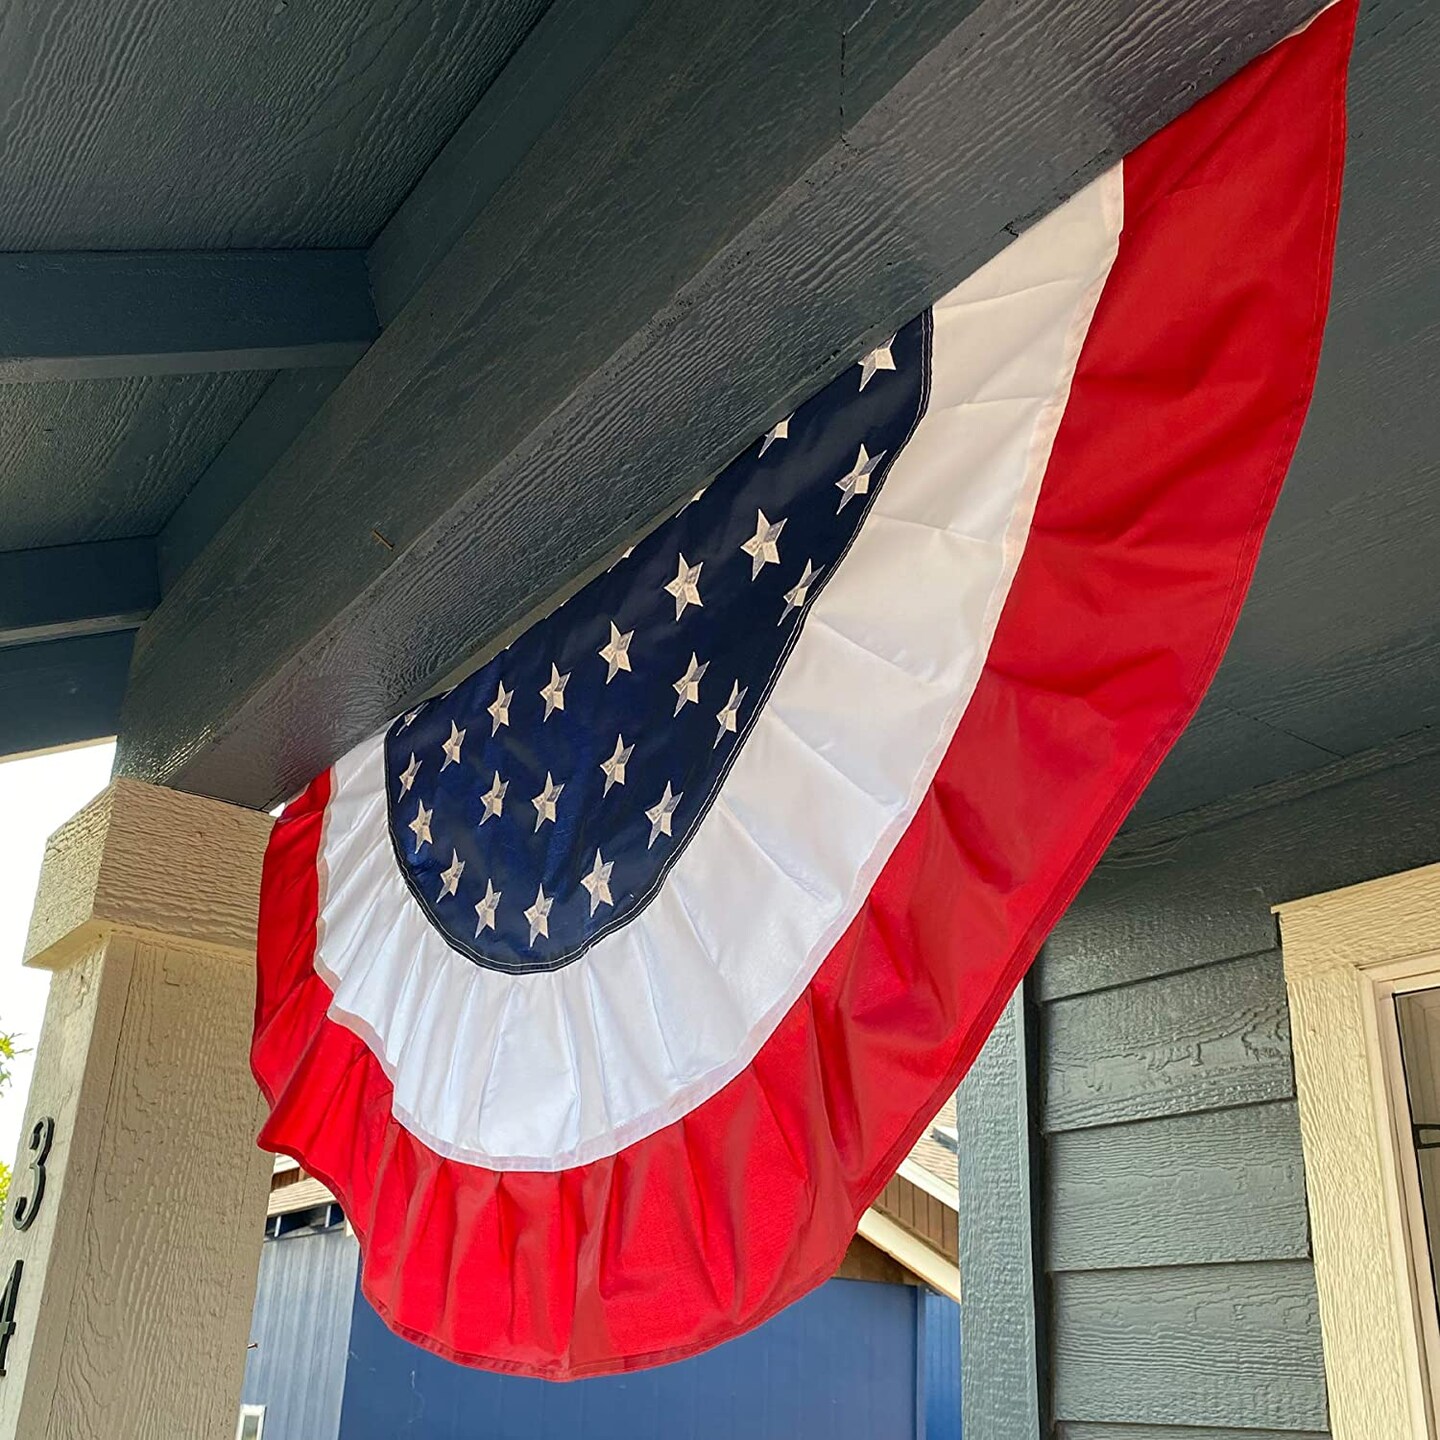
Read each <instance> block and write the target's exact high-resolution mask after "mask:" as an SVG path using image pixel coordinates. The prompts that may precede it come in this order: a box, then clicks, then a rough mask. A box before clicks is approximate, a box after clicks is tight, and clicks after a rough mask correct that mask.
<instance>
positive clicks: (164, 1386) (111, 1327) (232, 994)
mask: <svg viewBox="0 0 1440 1440" xmlns="http://www.w3.org/2000/svg"><path fill="white" fill-rule="evenodd" d="M108 943H109V945H110V946H117V947H121V948H124V949H127V950H129V951H130V952H131V953H132V955H133V960H132V966H133V969H132V974H131V980H130V985H129V987H128V990H127V993H126V996H125V1015H124V1021H123V1030H122V1033H121V1036H120V1041H119V1043H118V1044H117V1046H116V1048H115V1065H114V1070H113V1072H112V1074H111V1077H110V1084H109V1088H108V1094H107V1095H106V1096H105V1097H104V1108H103V1117H104V1118H103V1121H102V1126H103V1129H102V1133H101V1137H100V1143H99V1145H98V1147H97V1149H96V1154H95V1186H94V1190H93V1191H92V1196H91V1203H90V1206H89V1210H88V1213H87V1215H86V1216H85V1220H84V1223H83V1225H82V1226H81V1227H80V1229H79V1231H78V1233H76V1234H74V1235H73V1236H71V1237H70V1240H69V1243H71V1244H73V1245H74V1247H75V1250H76V1252H77V1253H76V1256H75V1263H76V1266H77V1275H76V1278H75V1282H74V1288H73V1292H72V1295H71V1302H70V1307H69V1314H68V1316H67V1317H66V1320H67V1323H66V1327H65V1335H64V1338H63V1341H62V1343H61V1353H60V1360H59V1365H58V1367H57V1373H56V1379H55V1390H54V1397H53V1401H52V1404H51V1407H50V1417H49V1427H48V1429H46V1430H44V1431H39V1430H37V1431H36V1433H37V1435H38V1434H44V1435H46V1436H47V1440H109V1437H110V1436H112V1435H114V1434H116V1433H117V1432H118V1433H119V1434H122V1435H123V1434H133V1435H136V1436H150V1435H153V1436H156V1437H157V1440H158V1437H160V1436H163V1435H167V1434H171V1435H181V1434H183V1435H194V1436H197V1437H201V1436H205V1437H211V1436H213V1437H214V1440H227V1437H229V1436H230V1435H231V1434H233V1428H234V1424H235V1415H236V1413H237V1402H238V1398H239V1392H240V1380H241V1376H242V1374H243V1371H244V1363H245V1342H246V1340H247V1338H248V1335H249V1319H250V1307H251V1304H252V1301H253V1295H254V1285H255V1272H256V1266H257V1263H258V1260H259V1252H260V1241H259V1227H260V1226H261V1225H262V1224H263V1216H264V1210H265V1195H266V1190H267V1187H268V1171H269V1157H268V1156H267V1155H265V1154H264V1153H263V1152H261V1151H259V1150H258V1149H257V1148H256V1146H255V1134H256V1131H257V1129H258V1127H259V1125H260V1123H261V1122H262V1120H263V1119H264V1103H263V1101H262V1100H261V1098H260V1095H259V1092H258V1091H257V1090H256V1088H255V1083H254V1081H253V1079H252V1078H251V1076H250V1073H249V1066H248V1062H247V1056H248V1051H249V1032H250V1025H249V1020H250V1008H251V1007H250V1000H251V993H250V992H251V983H250V977H249V974H248V973H247V971H246V970H245V969H244V968H242V967H239V966H226V965H224V964H219V963H217V962H216V960H215V957H214V956H213V955H209V954H196V953H194V952H191V951H186V950H180V949H172V948H165V947H161V946H153V945H145V944H140V943H135V942H130V941H128V940H117V939H112V940H110V941H109V942H108ZM42 1043H43V1041H42ZM91 1098H92V1103H94V1100H96V1099H99V1098H101V1097H91ZM157 1176H163V1177H164V1180H163V1185H164V1202H163V1203H157V1197H156V1194H155V1186H156V1178H157ZM52 1263H54V1262H53V1260H52ZM37 1278H38V1277H37ZM179 1297H183V1303H177V1299H178V1298H179ZM19 1433H20V1435H21V1436H23V1435H24V1434H25V1429H24V1418H23V1417H22V1426H21V1429H20V1432H19ZM17 1440H18V1437H17Z"/></svg>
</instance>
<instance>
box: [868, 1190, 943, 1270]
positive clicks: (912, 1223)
mask: <svg viewBox="0 0 1440 1440" xmlns="http://www.w3.org/2000/svg"><path fill="white" fill-rule="evenodd" d="M874 1208H875V1209H876V1210H878V1211H879V1212H880V1213H881V1214H882V1215H887V1216H889V1218H890V1219H892V1220H894V1221H896V1222H897V1223H898V1224H900V1225H903V1226H904V1227H905V1228H906V1229H907V1230H909V1231H910V1233H911V1234H912V1235H915V1236H917V1237H918V1238H919V1239H921V1240H923V1241H924V1242H925V1243H926V1244H927V1245H929V1246H930V1248H931V1249H932V1250H934V1251H935V1252H936V1253H937V1254H940V1255H943V1256H945V1257H946V1259H948V1260H949V1261H950V1262H951V1263H952V1264H954V1263H956V1262H958V1260H959V1244H960V1240H959V1233H958V1230H957V1219H956V1214H955V1207H954V1206H953V1205H947V1204H946V1203H945V1202H944V1201H943V1200H941V1199H939V1198H937V1197H936V1196H934V1195H930V1194H928V1193H927V1192H926V1191H924V1190H922V1189H921V1188H920V1186H918V1185H916V1184H914V1183H913V1182H912V1181H909V1180H907V1179H905V1177H904V1176H902V1175H896V1176H895V1177H894V1178H893V1179H892V1180H891V1181H890V1183H889V1184H888V1185H887V1186H886V1187H885V1188H884V1189H883V1190H882V1191H881V1192H880V1194H879V1195H877V1196H876V1197H875V1205H874Z"/></svg>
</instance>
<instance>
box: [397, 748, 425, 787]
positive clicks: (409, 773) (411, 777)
mask: <svg viewBox="0 0 1440 1440" xmlns="http://www.w3.org/2000/svg"><path fill="white" fill-rule="evenodd" d="M419 773H420V762H419V761H418V760H417V759H416V758H415V752H414V751H413V750H412V751H411V752H410V763H409V764H408V765H407V766H406V767H405V768H404V769H403V770H402V771H401V772H400V794H401V795H408V794H409V793H410V787H411V786H412V785H413V784H414V783H415V777H416V776H417V775H418V774H419Z"/></svg>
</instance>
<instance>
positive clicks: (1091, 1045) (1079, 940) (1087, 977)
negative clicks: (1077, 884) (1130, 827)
mask: <svg viewBox="0 0 1440 1440" xmlns="http://www.w3.org/2000/svg"><path fill="white" fill-rule="evenodd" d="M1427 752H1428V753H1427ZM1347 763H1348V762H1347ZM1312 784H1315V788H1313V789H1310V790H1304V789H1301V788H1296V789H1294V790H1293V791H1291V792H1289V793H1281V792H1276V793H1274V794H1273V795H1272V796H1271V797H1269V798H1270V799H1271V801H1272V803H1269V804H1267V805H1264V806H1263V807H1262V806H1260V805H1258V804H1257V805H1256V807H1255V808H1252V809H1249V810H1245V809H1243V808H1241V807H1238V806H1237V807H1234V808H1232V809H1228V810H1226V809H1221V808H1220V807H1216V808H1215V809H1212V810H1211V811H1209V812H1203V813H1201V814H1198V815H1197V816H1195V817H1190V818H1188V819H1182V820H1180V821H1177V822H1172V823H1170V824H1169V825H1163V824H1157V825H1155V826H1152V827H1149V829H1148V830H1146V831H1141V832H1136V833H1134V834H1132V835H1130V836H1127V837H1123V838H1122V839H1121V841H1120V842H1119V843H1118V844H1117V845H1116V846H1115V847H1114V850H1113V852H1112V854H1111V855H1110V856H1108V857H1107V858H1106V860H1105V861H1104V862H1103V863H1102V864H1101V865H1100V867H1099V868H1098V869H1097V870H1096V872H1095V874H1094V876H1093V877H1092V878H1091V880H1090V882H1089V884H1087V886H1086V887H1085V889H1084V890H1083V891H1082V892H1081V894H1080V896H1079V897H1078V898H1077V900H1076V901H1075V904H1074V905H1073V906H1072V908H1071V910H1070V912H1069V913H1068V914H1067V915H1066V916H1065V918H1064V919H1063V920H1062V921H1061V923H1060V924H1059V925H1058V926H1057V927H1056V930H1055V932H1054V934H1053V935H1052V936H1051V938H1050V940H1049V942H1048V943H1047V945H1046V948H1045V952H1044V954H1043V956H1042V958H1041V961H1040V963H1039V965H1038V966H1037V969H1036V973H1035V977H1034V982H1033V993H1034V994H1035V996H1036V997H1037V999H1038V1001H1039V1012H1040V1013H1039V1019H1038V1025H1039V1034H1040V1074H1039V1077H1038V1082H1037V1083H1038V1087H1039V1091H1040V1095H1039V1102H1038V1103H1039V1112H1040V1113H1039V1126H1040V1131H1041V1134H1042V1136H1043V1145H1042V1147H1041V1153H1042V1162H1041V1173H1040V1175H1039V1177H1038V1186H1039V1193H1040V1195H1041V1198H1042V1205H1043V1208H1042V1211H1041V1214H1040V1217H1039V1232H1040V1233H1039V1236H1038V1240H1037V1245H1038V1247H1039V1251H1040V1259H1041V1262H1042V1265H1043V1269H1044V1271H1045V1272H1046V1274H1047V1284H1048V1287H1049V1294H1048V1297H1047V1301H1046V1315H1047V1326H1048V1334H1047V1336H1046V1340H1045V1349H1046V1363H1047V1364H1048V1367H1049V1381H1048V1391H1049V1396H1050V1407H1051V1418H1052V1419H1053V1421H1054V1434H1055V1435H1056V1437H1057V1440H1237V1437H1242V1436H1243V1437H1244V1440H1321V1437H1324V1436H1325V1434H1326V1430H1327V1424H1328V1420H1327V1411H1326V1400H1325V1383H1324V1371H1323V1365H1322V1355H1321V1347H1320V1324H1319V1316H1318V1309H1317V1304H1316V1298H1315V1281H1314V1272H1313V1269H1312V1266H1311V1262H1310V1246H1309V1227H1308V1218H1307V1214H1306V1209H1305V1190H1304V1165H1303V1159H1302V1156H1301V1150H1300V1137H1299V1127H1298V1120H1297V1113H1296V1107H1295V1099H1294V1095H1295V1089H1294V1074H1293V1065H1292V1062H1291V1055H1290V1032H1289V1011H1288V1006H1287V1002H1286V996H1285V985H1284V976H1283V970H1282V962H1281V956H1280V952H1279V950H1278V948H1277V931H1276V926H1275V920H1274V916H1273V915H1272V914H1271V910H1270V907H1271V906H1272V905H1273V904H1275V903H1276V902H1278V901H1281V900H1288V899H1293V898H1295V897H1297V896H1300V895H1305V894H1312V893H1316V892H1318V891H1321V890H1324V889H1328V888H1334V887H1337V886H1340V885H1346V884H1352V883H1355V882H1358V881H1361V880H1366V879H1370V878H1373V877H1375V876H1378V875H1385V874H1391V873H1394V872H1395V871H1398V870H1403V869H1408V868H1410V867H1412V866H1414V865H1418V864H1423V863H1426V862H1429V861H1434V860H1435V859H1437V858H1440V807H1436V806H1435V805H1434V804H1433V797H1434V795H1435V794H1436V793H1440V757H1437V756H1436V754H1435V753H1434V751H1433V747H1417V748H1416V751H1415V753H1413V754H1405V753H1399V754H1397V756H1396V757H1395V759H1394V761H1393V763H1391V764H1389V765H1384V764H1379V763H1371V762H1369V761H1368V760H1366V761H1364V762H1361V763H1352V764H1350V768H1349V769H1348V770H1347V769H1344V768H1337V770H1336V771H1335V772H1334V774H1333V776H1331V777H1329V778H1328V783H1326V782H1321V783H1318V784H1316V782H1312ZM996 1123H1000V1122H999V1120H998V1118H997V1120H996ZM976 1440H983V1437H976Z"/></svg>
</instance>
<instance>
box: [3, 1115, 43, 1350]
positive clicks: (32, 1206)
mask: <svg viewBox="0 0 1440 1440" xmlns="http://www.w3.org/2000/svg"><path fill="white" fill-rule="evenodd" d="M54 1142H55V1121H54V1120H53V1119H52V1118H51V1117H50V1116H49V1115H46V1116H43V1117H42V1118H41V1119H39V1120H37V1121H36V1122H35V1123H34V1125H32V1126H31V1127H30V1135H29V1139H28V1141H27V1143H26V1149H27V1150H28V1151H29V1154H30V1162H29V1167H30V1175H29V1183H28V1185H27V1188H26V1193H24V1194H23V1195H17V1196H16V1197H15V1199H14V1200H13V1201H12V1202H11V1204H10V1223H11V1224H12V1225H13V1226H14V1227H15V1228H16V1229H17V1230H28V1229H29V1228H30V1227H31V1226H32V1225H33V1224H34V1223H35V1217H36V1216H37V1215H38V1214H39V1213H40V1206H41V1204H42V1203H43V1202H44V1199H45V1162H46V1161H47V1160H48V1159H49V1158H50V1147H51V1145H52V1144H54ZM24 1274H25V1262H24V1261H23V1260H17V1261H16V1262H15V1263H14V1265H12V1266H11V1267H10V1275H9V1278H8V1279H7V1280H6V1281H5V1288H4V1289H3V1290H0V1376H3V1375H4V1374H5V1357H6V1355H7V1354H8V1353H9V1350H10V1341H11V1340H12V1339H13V1338H14V1335H15V1307H16V1306H17V1305H18V1304H19V1302H20V1280H21V1277H22V1276H23V1275H24Z"/></svg>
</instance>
